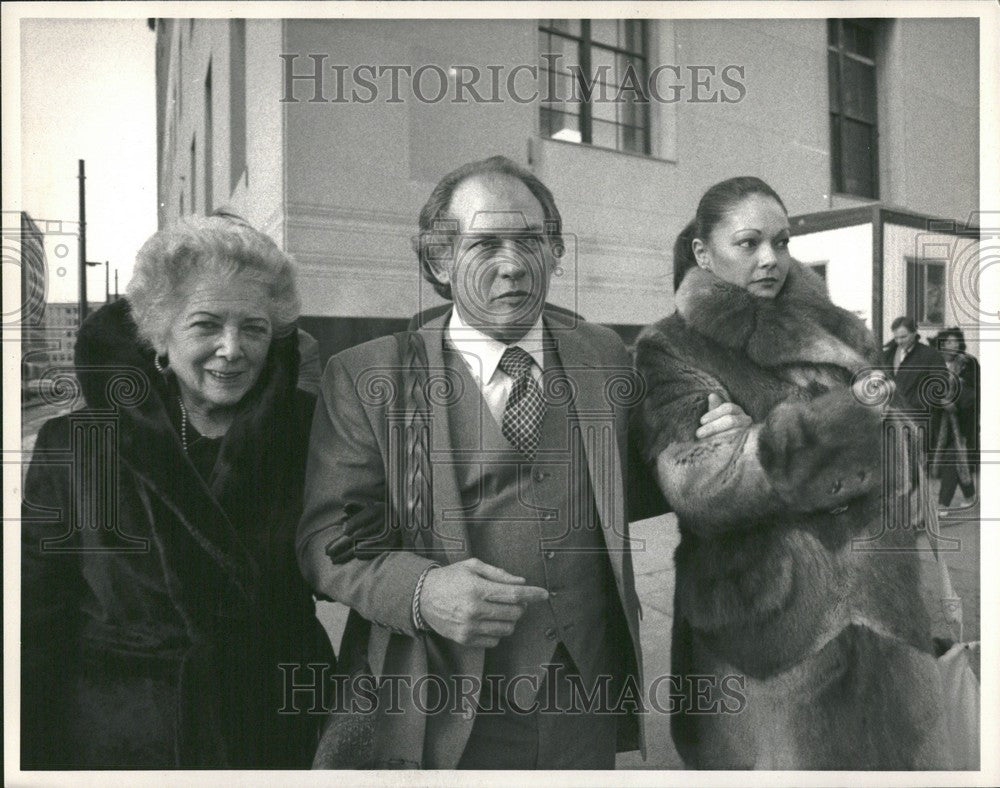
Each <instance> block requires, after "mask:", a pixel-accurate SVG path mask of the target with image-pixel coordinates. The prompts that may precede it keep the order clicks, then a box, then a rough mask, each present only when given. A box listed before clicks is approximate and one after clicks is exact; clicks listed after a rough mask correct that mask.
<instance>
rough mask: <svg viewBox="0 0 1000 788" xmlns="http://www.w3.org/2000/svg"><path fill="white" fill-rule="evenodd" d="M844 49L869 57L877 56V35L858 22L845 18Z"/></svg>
mask: <svg viewBox="0 0 1000 788" xmlns="http://www.w3.org/2000/svg"><path fill="white" fill-rule="evenodd" d="M844 49H846V50H847V51H848V52H854V53H856V54H858V55H863V56H864V57H867V58H872V59H874V58H875V35H874V32H873V31H872V30H870V29H869V28H867V27H864V26H862V25H859V24H857V23H856V22H849V21H847V20H844Z"/></svg>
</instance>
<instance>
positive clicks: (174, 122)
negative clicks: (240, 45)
mask: <svg viewBox="0 0 1000 788" xmlns="http://www.w3.org/2000/svg"><path fill="white" fill-rule="evenodd" d="M232 24H233V22H232V21H230V20H226V19H195V20H190V19H177V20H169V19H167V20H164V19H159V20H157V55H158V62H157V73H158V75H159V74H161V71H162V76H160V77H159V79H162V81H163V83H164V84H163V87H162V95H163V97H164V99H163V100H164V101H165V102H166V108H165V111H164V112H163V113H162V121H161V126H160V130H159V148H160V151H161V164H160V179H159V194H160V225H161V226H165V225H167V224H169V223H171V222H173V221H175V220H176V219H177V218H178V217H179V216H180V215H182V211H181V195H183V215H188V214H191V213H197V214H199V215H205V214H207V213H210V212H211V211H212V210H213V209H215V208H219V207H222V206H227V207H229V208H231V209H232V210H234V211H236V212H237V213H239V214H241V215H243V216H245V217H246V218H247V220H248V221H250V222H251V223H252V224H254V225H255V226H257V227H259V228H260V229H262V230H263V231H265V232H267V233H269V234H271V235H272V236H273V237H275V239H276V240H278V241H279V243H280V242H281V241H282V237H283V220H284V214H283V208H282V205H283V193H284V177H283V164H284V160H285V156H284V153H283V151H284V142H283V135H282V113H281V104H280V97H281V96H280V89H281V85H280V79H279V69H278V67H277V62H278V55H277V53H278V52H280V51H281V47H282V24H283V23H282V21H281V20H246V22H245V24H246V58H245V61H246V119H247V121H246V135H247V139H248V140H250V144H248V146H247V157H246V158H247V165H246V170H245V173H244V176H243V177H242V178H241V179H240V181H239V183H238V184H237V185H236V188H235V189H231V188H230V185H231V182H232V180H233V178H232V177H231V176H232V173H231V167H232V163H231V161H230V144H229V140H230V136H231V129H230V123H231V117H232V114H231V110H232V107H231V105H230V91H229V83H230V80H231V74H230V52H231V48H230V37H231V36H232V34H233V29H232ZM160 57H162V58H165V59H166V60H167V62H168V66H167V67H166V68H163V69H161V61H160V60H159V58H160ZM210 65H211V72H212V102H211V106H212V113H211V114H212V129H211V130H212V134H211V138H210V139H209V138H208V133H207V128H206V111H205V109H206V102H205V95H206V77H207V74H208V69H209V66H210ZM158 90H159V88H158ZM192 139H194V140H195V161H194V173H195V178H194V188H193V189H192V182H191V170H192V167H191V164H192V162H191V141H192ZM208 145H210V146H211V163H212V167H211V184H212V187H211V204H210V205H209V204H206V198H207V191H206V182H207V178H206V158H205V156H206V149H207V146H208Z"/></svg>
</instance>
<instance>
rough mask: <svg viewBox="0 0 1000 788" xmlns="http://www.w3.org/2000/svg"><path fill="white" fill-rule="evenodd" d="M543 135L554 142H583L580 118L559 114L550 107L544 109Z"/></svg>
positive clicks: (542, 118) (542, 119)
mask: <svg viewBox="0 0 1000 788" xmlns="http://www.w3.org/2000/svg"><path fill="white" fill-rule="evenodd" d="M541 121H542V133H543V134H544V135H545V136H546V137H551V138H552V139H554V140H564V141H565V142H582V141H583V137H582V136H581V134H580V118H579V116H577V115H572V114H570V113H568V112H559V111H558V110H552V109H549V108H548V107H542V116H541Z"/></svg>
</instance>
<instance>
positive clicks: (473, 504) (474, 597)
mask: <svg viewBox="0 0 1000 788" xmlns="http://www.w3.org/2000/svg"><path fill="white" fill-rule="evenodd" d="M420 228H421V235H420V240H419V242H418V244H417V246H418V249H417V252H418V257H419V260H420V264H421V269H422V274H423V276H424V278H425V279H427V280H428V281H429V282H430V283H431V284H432V285H433V286H434V288H435V290H436V291H437V292H438V293H440V294H441V295H443V296H444V297H445V298H447V299H449V300H451V301H452V302H453V308H452V309H449V310H448V311H447V312H446V313H445V314H442V315H440V316H438V317H436V318H433V319H431V320H430V321H429V322H427V323H426V324H425V325H422V326H421V327H420V328H419V329H418V330H416V331H411V332H406V334H405V335H400V337H402V338H394V337H384V338H381V339H377V340H374V341H372V342H368V343H365V344H363V345H361V346H359V347H355V348H352V349H350V350H347V351H344V352H343V353H340V354H339V355H337V356H335V357H333V358H332V359H331V360H330V362H329V364H328V366H327V368H326V371H325V372H324V375H323V379H322V381H321V391H320V400H319V403H318V405H317V411H316V416H315V420H314V424H313V432H312V437H311V445H310V455H309V462H308V469H307V477H306V478H307V481H306V500H305V511H304V515H303V518H302V521H301V523H300V527H299V532H298V554H299V559H300V564H301V567H302V570H303V572H304V574H305V575H306V577H307V578H308V580H309V581H310V582H311V584H312V586H313V588H314V589H315V590H316V592H317V594H318V595H319V596H321V597H325V598H328V599H334V600H337V601H340V602H343V603H344V604H346V605H348V606H349V607H351V608H352V610H353V613H352V616H360V617H362V618H364V619H366V620H367V621H369V622H371V626H370V634H369V637H368V642H367V647H366V649H365V654H364V656H365V657H366V659H367V664H366V665H365V670H366V671H370V672H371V673H372V674H373V675H374V676H376V677H382V678H383V679H384V678H385V677H387V676H392V675H395V676H400V675H401V676H405V677H408V678H410V679H412V682H413V684H414V685H417V684H419V685H421V687H422V690H421V691H425V690H427V689H428V686H429V684H430V683H431V682H427V681H424V680H425V679H427V678H430V677H432V678H434V679H436V680H443V682H439V681H435V682H433V683H434V685H435V686H434V688H432V691H430V692H429V693H427V692H425V694H423V695H421V694H420V692H410V693H407V692H405V691H404V692H401V693H398V697H397V698H395V699H393V698H391V697H389V690H388V689H387V687H388V686H389V684H388V682H385V681H384V682H383V684H382V685H381V686H380V694H379V698H378V704H377V709H376V711H375V713H374V718H375V723H374V741H373V743H372V747H373V750H374V752H373V754H372V756H371V760H370V762H371V763H372V764H374V765H377V766H383V767H384V766H405V767H414V768H416V767H419V768H478V769H520V768H543V769H562V768H613V767H614V762H615V751H616V740H617V742H618V747H619V748H621V749H625V748H631V749H635V748H636V747H637V746H640V744H641V742H640V736H639V735H638V734H639V730H638V726H637V724H636V723H637V720H636V718H635V715H631V716H629V715H624V716H623V715H620V714H611V713H601V710H594V709H591V710H590V711H587V710H586V709H585V708H582V707H581V706H580V705H579V704H578V703H576V702H575V701H578V700H579V697H578V696H576V695H574V690H575V689H578V688H583V690H584V691H585V692H586V693H588V694H589V693H591V692H592V691H593V690H594V689H595V688H597V687H599V686H601V684H602V682H604V681H605V680H607V682H608V684H607V687H608V689H609V693H608V696H609V698H610V701H611V704H612V705H613V704H614V701H615V698H616V691H617V690H619V689H621V688H622V687H626V686H628V684H629V682H631V685H632V689H633V690H637V691H639V692H641V689H642V687H643V684H642V679H641V658H640V654H639V629H638V617H639V604H638V599H637V597H636V593H635V587H634V582H633V576H632V564H631V556H630V552H629V550H630V542H629V539H628V520H627V515H626V511H627V509H626V498H627V497H631V498H632V500H633V517H635V518H636V519H638V516H643V515H644V516H650V515H652V514H656V513H658V511H662V510H663V504H662V500H659V501H658V500H657V499H658V498H659V496H658V492H657V491H656V488H655V485H652V483H651V482H650V481H649V479H650V477H648V476H646V475H645V472H646V469H645V467H644V466H643V465H642V464H641V463H638V462H636V459H635V458H637V457H638V456H639V453H638V451H637V450H636V447H635V446H634V445H632V446H630V444H629V429H628V426H629V421H630V416H631V413H632V409H633V407H634V406H635V405H636V404H638V401H639V399H640V398H641V394H642V386H641V383H640V382H638V381H637V380H636V379H635V377H634V373H633V370H632V361H631V357H630V355H629V353H628V351H627V350H626V348H625V346H624V345H623V344H622V342H621V340H620V339H619V338H618V336H617V335H616V334H615V333H614V332H613V331H611V330H610V329H608V328H604V327H602V326H597V325H593V324H589V323H586V322H582V321H580V320H578V319H577V318H576V316H575V315H572V313H570V314H567V313H566V312H565V311H557V310H552V309H548V308H546V303H545V300H546V296H547V294H548V288H549V282H550V279H551V277H552V274H553V271H554V270H555V267H556V265H557V262H558V255H559V252H558V250H559V248H560V246H561V242H562V238H561V231H562V223H561V217H560V215H559V212H558V209H557V208H556V205H555V201H554V199H553V197H552V194H551V193H550V192H549V190H548V189H547V188H546V187H545V185H544V184H542V183H541V182H540V181H539V180H538V179H537V178H536V177H535V176H534V175H532V174H531V173H530V172H528V171H526V170H524V169H522V168H520V167H519V166H518V165H516V164H515V163H514V162H511V161H509V160H507V159H504V158H501V157H494V158H492V159H487V160H485V161H479V162H473V163H471V164H467V165H465V166H463V167H461V168H459V169H458V170H456V171H454V172H452V173H450V174H449V175H447V176H445V178H444V179H443V180H442V181H441V182H440V183H439V184H438V186H437V187H436V188H435V190H434V192H433V193H432V195H431V197H430V199H429V200H428V202H427V205H425V207H424V209H423V211H422V212H421V216H420ZM415 343H416V345H419V347H420V348H422V351H421V352H414V353H413V354H410V353H409V351H408V350H406V349H407V348H412V347H413V346H414V344H415ZM424 354H425V358H424V359H422V360H420V359H421V356H422V355H424ZM414 359H416V360H414ZM414 368H423V373H424V376H425V377H424V378H421V377H420V376H419V374H418V375H416V377H415V376H414V374H413V372H414ZM418 371H419V370H418ZM421 380H424V381H425V382H424V383H421V382H420V381H421ZM414 381H417V382H416V383H414ZM386 389H388V392H387V391H386ZM414 398H415V399H416V401H418V403H422V406H423V407H424V408H425V410H424V411H423V412H424V414H425V416H426V421H425V424H426V429H427V435H428V439H427V440H426V442H425V443H424V444H421V441H420V439H419V438H415V437H414V436H418V435H419V434H420V423H421V422H419V420H418V421H417V422H413V421H412V418H413V413H414V412H417V411H419V407H416V409H414V408H410V407H409V405H407V406H406V407H404V408H403V412H404V420H403V421H402V422H400V420H399V413H400V411H399V410H398V408H397V405H398V402H399V401H400V400H402V401H404V402H409V401H410V400H411V399H414ZM408 409H409V410H408ZM407 412H408V413H409V416H406V413H407ZM710 415H711V416H712V417H713V419H712V420H710V421H709V423H708V424H706V426H705V427H704V428H703V430H704V431H703V435H704V436H706V437H707V436H708V435H711V434H718V433H720V432H724V431H726V430H727V429H731V428H733V427H736V426H741V425H743V424H744V423H745V421H744V420H745V418H746V417H745V416H744V415H743V414H742V412H741V411H739V409H738V408H735V406H731V405H724V406H723V407H721V408H717V409H716V410H714V411H713V412H712V413H711V414H710ZM408 419H409V420H408ZM401 423H402V424H403V425H404V426H405V427H406V429H404V430H403V431H399V430H398V429H397V430H396V431H394V427H393V425H396V426H397V427H398V426H399V425H400V424H401ZM400 447H402V449H401V448H400ZM639 476H642V477H643V481H640V482H637V481H636V480H637V479H638V477H639ZM414 477H416V478H417V482H414V481H413V480H414ZM428 477H429V478H428ZM421 479H423V480H425V481H426V484H427V489H426V490H421V486H420V480H421ZM637 487H638V488H645V491H646V495H640V496H636V495H632V494H631V491H632V490H635V489H637ZM650 489H652V491H653V493H654V494H653V495H649V494H648V493H649V491H650ZM428 498H429V500H428ZM640 498H642V499H644V500H645V501H646V502H650V501H651V502H652V503H651V504H650V505H648V506H646V507H645V511H641V512H640V511H636V509H635V503H634V501H635V500H637V499H640ZM657 502H658V503H659V506H657V505H656V504H657ZM359 524H360V525H359ZM372 524H374V525H375V526H376V528H375V530H374V532H372V531H371V530H370V526H371V525H372ZM378 526H381V528H379V527H378ZM366 528H368V529H369V530H366ZM345 545H346V547H345ZM362 547H364V549H362ZM346 638H347V636H346V635H345V640H346ZM351 645H352V644H349V643H346V642H345V644H344V648H345V649H349V648H350V647H351ZM546 666H549V667H546ZM442 692H443V693H444V694H445V695H446V696H447V700H448V701H450V702H448V703H446V704H445V708H444V709H443V710H442V709H440V708H439V704H436V703H435V702H434V700H428V698H429V695H434V694H440V693H442ZM428 707H433V708H431V709H429V708H428ZM558 709H569V711H568V712H567V713H559V712H558ZM614 710H617V709H614ZM605 711H608V710H607V709H605ZM397 712H398V713H397Z"/></svg>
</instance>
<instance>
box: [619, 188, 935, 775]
mask: <svg viewBox="0 0 1000 788" xmlns="http://www.w3.org/2000/svg"><path fill="white" fill-rule="evenodd" d="M788 239H789V225H788V217H787V214H786V211H785V207H784V205H783V203H782V202H781V199H780V198H779V197H778V195H777V194H776V193H775V192H774V191H773V190H772V189H771V188H770V187H769V186H768V185H767V184H765V183H764V182H763V181H760V180H759V179H756V178H734V179H731V180H729V181H725V182H723V183H720V184H718V185H716V186H714V187H713V188H712V189H710V190H709V191H708V192H707V193H706V194H705V196H704V197H703V198H702V200H701V203H700V204H699V207H698V212H697V217H696V219H695V221H694V222H692V224H691V225H689V227H688V229H687V230H686V231H685V234H682V237H681V238H680V239H679V240H678V244H677V247H676V255H675V257H676V261H675V278H676V282H675V284H676V286H677V292H676V311H675V312H674V313H673V314H671V315H670V316H668V317H666V318H665V319H663V320H661V321H660V322H658V323H656V324H654V325H652V326H649V327H648V328H646V329H645V330H644V332H643V333H642V334H641V336H640V338H639V340H638V343H637V365H638V368H639V370H640V372H641V373H642V374H643V375H644V377H645V380H646V385H647V397H646V400H645V405H644V411H643V418H644V424H645V428H646V430H647V431H648V434H649V439H650V446H651V453H650V456H649V459H650V461H651V462H655V463H656V467H657V473H658V478H659V483H660V486H661V487H662V489H663V491H664V493H665V495H666V497H667V499H668V501H669V503H670V504H671V506H672V508H673V510H674V511H675V512H676V513H677V516H678V519H679V523H680V527H681V542H680V545H679V547H678V549H677V553H676V556H675V558H676V565H677V580H676V592H675V618H674V631H673V643H672V660H673V669H672V673H673V674H674V675H679V676H681V677H682V681H683V682H685V683H684V684H682V686H688V685H689V684H691V683H692V682H693V681H695V677H698V676H710V677H713V682H712V683H713V686H714V694H712V696H711V699H706V698H702V699H701V700H700V701H699V699H698V698H697V697H694V698H692V699H691V700H692V703H694V701H698V703H697V704H695V705H697V706H698V708H697V709H695V711H704V710H705V709H706V708H708V709H710V710H712V713H707V714H705V713H691V714H689V713H681V714H676V715H674V717H673V718H672V723H673V735H674V740H675V743H676V745H677V748H678V750H679V751H680V753H681V755H682V757H683V758H684V760H685V762H686V763H687V764H688V766H689V767H692V768H704V769H750V768H764V769H768V768H771V769H773V768H788V769H922V768H946V767H947V766H948V762H947V760H946V758H945V757H944V755H943V753H942V751H941V749H942V748H941V747H940V738H939V733H940V729H939V727H938V726H939V722H940V719H939V717H940V714H939V709H940V707H941V695H940V679H939V676H938V672H937V667H936V663H935V659H934V655H933V653H932V645H931V640H930V624H929V621H928V614H927V612H926V611H925V609H924V606H923V603H922V602H921V597H920V593H919V588H918V555H917V553H916V552H915V550H914V547H915V537H916V534H915V532H914V530H913V527H912V523H911V522H909V521H907V520H905V519H901V518H898V517H897V518H895V519H893V518H894V517H895V513H896V507H894V506H889V505H888V504H889V503H890V499H891V500H892V501H893V502H895V501H898V500H899V499H897V498H896V495H895V493H888V494H887V493H885V491H884V490H885V488H884V487H883V471H884V470H885V468H884V467H883V463H882V457H883V448H882V447H883V429H882V413H881V410H882V409H881V407H879V406H878V404H877V403H875V402H874V400H875V399H877V398H878V395H880V394H882V395H887V394H888V392H889V391H890V388H889V387H888V386H887V385H886V384H885V381H884V379H882V378H881V377H880V373H871V372H870V370H873V369H874V368H876V367H878V366H879V364H880V357H879V348H878V345H877V344H876V342H875V340H874V338H873V336H872V335H871V333H870V332H869V331H868V330H867V329H866V328H865V326H864V325H863V324H862V323H861V321H860V320H858V319H857V318H856V317H855V316H853V315H852V314H850V313H848V312H846V311H844V310H843V309H840V308H838V307H836V306H834V305H833V304H832V303H830V301H829V299H828V298H827V296H826V293H825V291H824V287H823V284H822V283H821V281H820V280H819V279H818V278H817V277H816V276H815V275H814V274H812V273H811V272H809V271H808V270H806V269H805V268H804V267H803V266H801V265H799V264H798V263H797V262H795V261H794V260H792V259H791V257H790V256H789V252H788ZM717 398H718V399H719V400H722V401H731V402H733V403H735V404H736V405H738V406H739V407H740V408H742V409H743V410H744V411H745V412H746V414H747V415H748V416H749V417H750V419H751V420H752V423H751V424H749V426H747V427H746V428H745V429H744V430H742V431H740V432H739V433H737V434H736V437H719V438H716V439H713V440H711V441H708V442H706V441H700V442H699V441H696V440H695V432H696V430H697V429H698V427H699V426H700V419H701V417H702V415H703V414H704V413H705V412H706V411H707V410H708V409H709V408H710V407H713V406H714V405H715V404H717ZM884 399H885V397H883V401H882V402H883V404H884ZM710 403H712V404H710ZM890 459H891V458H890ZM902 476H903V477H904V478H905V476H906V474H905V473H904V474H903V475H902ZM727 677H728V678H727ZM692 686H693V685H692ZM734 695H735V696H736V699H737V701H736V702H734ZM706 703H708V705H707V706H706V705H705V704H706ZM712 704H714V705H712ZM686 711H691V706H690V705H689V706H688V707H687V709H686Z"/></svg>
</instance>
